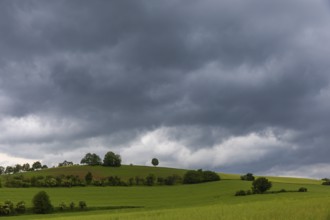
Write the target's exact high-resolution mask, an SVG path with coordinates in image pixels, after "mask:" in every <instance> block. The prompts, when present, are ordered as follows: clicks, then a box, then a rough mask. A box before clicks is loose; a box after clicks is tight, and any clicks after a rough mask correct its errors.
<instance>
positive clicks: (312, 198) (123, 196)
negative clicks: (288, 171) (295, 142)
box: [0, 166, 330, 220]
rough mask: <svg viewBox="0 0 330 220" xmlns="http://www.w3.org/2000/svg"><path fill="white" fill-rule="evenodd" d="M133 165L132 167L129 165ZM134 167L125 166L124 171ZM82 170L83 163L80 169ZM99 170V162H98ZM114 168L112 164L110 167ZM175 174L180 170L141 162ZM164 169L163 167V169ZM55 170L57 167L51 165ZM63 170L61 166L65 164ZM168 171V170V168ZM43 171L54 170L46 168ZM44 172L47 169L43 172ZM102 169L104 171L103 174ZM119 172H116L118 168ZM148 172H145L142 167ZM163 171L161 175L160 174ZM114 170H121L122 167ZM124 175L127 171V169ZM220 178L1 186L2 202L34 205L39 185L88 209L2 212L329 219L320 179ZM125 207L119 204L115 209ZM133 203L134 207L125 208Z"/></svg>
mask: <svg viewBox="0 0 330 220" xmlns="http://www.w3.org/2000/svg"><path fill="white" fill-rule="evenodd" d="M133 167H135V166H133ZM133 167H129V166H127V167H123V169H126V170H127V173H128V174H132V173H134V175H142V174H139V173H136V170H134V172H133V171H132V170H131V169H134V168H133ZM84 169H86V167H85V168H84ZM98 169H100V173H101V174H102V175H103V174H104V172H106V171H104V170H103V171H102V169H105V168H102V167H99V168H98ZM112 169H113V168H112ZM139 169H142V170H145V169H151V170H153V171H156V172H155V174H158V172H157V171H158V170H159V172H163V174H164V172H165V174H166V175H167V172H169V173H168V174H173V173H175V172H183V173H184V170H171V169H169V168H166V169H165V168H155V167H148V168H145V167H139ZM164 169H165V170H164ZM54 170H56V169H54ZM63 170H65V169H64V168H63ZM166 170H167V171H166ZM47 171H51V172H53V171H52V169H49V170H47ZM42 172H46V170H45V171H42ZM102 172H103V173H102ZM117 172H119V171H118V170H117ZM146 172H148V173H150V172H149V170H148V171H146ZM163 174H162V175H163ZM118 175H121V174H120V172H119V173H118ZM125 175H127V174H125ZM220 176H221V177H222V180H221V181H218V182H210V183H203V184H193V185H176V186H151V187H148V186H131V187H111V186H107V187H94V186H88V187H72V188H0V201H1V202H2V201H5V200H11V201H13V202H18V201H21V200H23V201H25V202H26V203H27V207H31V206H32V202H31V200H32V197H33V196H34V195H35V194H36V193H37V192H39V191H40V190H44V191H46V192H47V193H48V194H49V196H50V198H51V201H52V204H53V205H54V206H55V207H58V205H59V204H60V203H61V202H64V203H66V204H69V203H70V202H72V201H73V202H75V203H78V201H81V200H83V201H86V203H87V206H88V207H89V208H90V210H87V211H79V212H78V211H77V212H62V213H61V212H57V213H54V214H48V215H35V214H27V215H22V216H13V217H2V218H3V219H59V220H71V219H73V220H74V219H77V220H78V219H79V220H89V219H91V220H93V219H95V220H96V219H98V220H103V219H104V220H105V219H113V220H115V219H117V220H119V219H120V220H133V219H141V220H142V219H150V220H151V219H160V220H163V219H164V220H165V219H166V220H168V219H196V220H197V219H204V220H207V219H281V220H282V219H289V220H290V219H299V220H301V219H311V220H312V219H313V220H314V219H324V220H330V187H329V186H322V185H321V182H320V181H318V180H311V179H298V178H281V177H269V179H270V180H271V181H272V182H273V188H272V189H271V190H280V189H286V190H297V189H298V188H300V187H306V188H307V189H308V192H306V193H299V192H287V193H274V194H271V193H269V194H264V195H249V196H239V197H236V196H234V194H235V192H236V191H237V190H240V189H243V190H248V189H250V188H251V182H249V181H241V180H239V176H238V175H233V174H220ZM119 207H123V208H119ZM125 207H135V208H125Z"/></svg>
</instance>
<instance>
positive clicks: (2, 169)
mask: <svg viewBox="0 0 330 220" xmlns="http://www.w3.org/2000/svg"><path fill="white" fill-rule="evenodd" d="M4 173H5V168H4V167H3V166H0V175H2V174H4Z"/></svg>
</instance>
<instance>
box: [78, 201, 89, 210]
mask: <svg viewBox="0 0 330 220" xmlns="http://www.w3.org/2000/svg"><path fill="white" fill-rule="evenodd" d="M79 208H80V209H86V208H87V204H86V202H85V201H79Z"/></svg>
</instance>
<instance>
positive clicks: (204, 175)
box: [183, 169, 220, 184]
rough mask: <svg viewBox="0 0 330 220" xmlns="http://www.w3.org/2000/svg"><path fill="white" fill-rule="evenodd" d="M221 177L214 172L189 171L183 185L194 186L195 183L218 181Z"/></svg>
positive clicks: (184, 177)
mask: <svg viewBox="0 0 330 220" xmlns="http://www.w3.org/2000/svg"><path fill="white" fill-rule="evenodd" d="M218 180H220V177H219V175H218V174H216V173H215V172H213V171H208V170H207V171H203V170H201V169H200V170H189V171H187V172H186V173H185V175H184V176H183V183H185V184H193V183H203V182H210V181H218Z"/></svg>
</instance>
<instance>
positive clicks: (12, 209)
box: [0, 191, 87, 216]
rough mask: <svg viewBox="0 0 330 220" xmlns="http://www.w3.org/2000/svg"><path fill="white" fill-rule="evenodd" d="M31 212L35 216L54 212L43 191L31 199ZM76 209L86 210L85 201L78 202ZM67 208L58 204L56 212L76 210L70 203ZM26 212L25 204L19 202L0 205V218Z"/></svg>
mask: <svg viewBox="0 0 330 220" xmlns="http://www.w3.org/2000/svg"><path fill="white" fill-rule="evenodd" d="M32 204H33V207H32V211H33V213H36V214H48V213H51V212H53V211H54V210H55V208H54V206H53V205H52V203H51V201H50V198H49V196H48V194H47V193H46V192H45V191H40V192H38V193H37V194H36V195H35V196H34V197H33V199H32ZM78 207H79V209H80V210H83V209H86V208H87V204H86V202H85V201H79V203H78ZM69 208H70V209H68V208H67V205H66V204H65V203H63V202H61V203H60V204H59V207H58V210H60V211H64V210H71V211H73V210H74V209H76V204H75V203H74V202H71V203H70V204H69ZM26 211H27V209H26V206H25V202H24V201H20V202H18V203H17V204H16V205H14V203H13V202H12V201H8V200H7V201H5V202H4V203H3V204H0V216H10V215H17V214H24V213H25V212H26Z"/></svg>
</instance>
